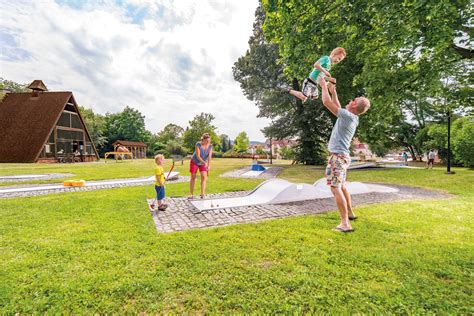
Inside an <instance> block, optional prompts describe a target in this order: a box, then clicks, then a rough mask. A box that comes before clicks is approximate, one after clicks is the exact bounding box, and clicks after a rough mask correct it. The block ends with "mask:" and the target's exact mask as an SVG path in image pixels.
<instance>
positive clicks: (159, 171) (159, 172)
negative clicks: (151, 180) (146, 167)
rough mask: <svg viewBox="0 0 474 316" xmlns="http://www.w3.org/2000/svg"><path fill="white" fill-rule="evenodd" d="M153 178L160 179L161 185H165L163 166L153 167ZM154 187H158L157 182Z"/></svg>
mask: <svg viewBox="0 0 474 316" xmlns="http://www.w3.org/2000/svg"><path fill="white" fill-rule="evenodd" d="M155 176H158V177H160V180H161V183H163V184H164V183H165V173H164V172H163V166H160V165H156V166H155ZM155 185H158V186H159V185H160V183H159V182H158V180H156V181H155Z"/></svg>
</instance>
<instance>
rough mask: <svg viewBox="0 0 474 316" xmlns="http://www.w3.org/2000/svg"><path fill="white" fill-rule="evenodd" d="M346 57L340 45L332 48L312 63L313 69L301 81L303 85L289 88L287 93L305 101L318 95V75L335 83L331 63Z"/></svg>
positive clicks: (338, 61) (336, 62)
mask: <svg viewBox="0 0 474 316" xmlns="http://www.w3.org/2000/svg"><path fill="white" fill-rule="evenodd" d="M345 57H346V50H345V49H344V48H342V47H337V48H334V49H333V50H332V52H331V54H330V55H329V56H321V58H319V60H318V61H317V62H315V63H314V65H313V67H314V68H313V70H312V71H311V73H310V74H309V76H308V78H306V79H305V80H304V81H303V86H302V88H301V92H300V91H296V90H293V89H289V91H288V92H289V93H290V94H291V95H293V96H295V97H297V98H298V99H300V100H301V101H303V102H306V101H307V100H308V98H311V99H313V100H315V99H317V98H318V97H319V91H318V77H319V76H322V77H326V78H327V80H329V81H330V82H332V83H336V79H335V78H333V77H332V76H331V74H330V73H329V70H331V65H332V64H338V63H340V62H341V61H342V60H343V59H344V58H345Z"/></svg>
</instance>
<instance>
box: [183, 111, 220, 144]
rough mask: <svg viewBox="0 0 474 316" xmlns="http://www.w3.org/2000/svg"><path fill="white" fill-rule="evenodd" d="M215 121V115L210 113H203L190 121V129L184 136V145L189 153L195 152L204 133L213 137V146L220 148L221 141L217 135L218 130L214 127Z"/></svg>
mask: <svg viewBox="0 0 474 316" xmlns="http://www.w3.org/2000/svg"><path fill="white" fill-rule="evenodd" d="M214 119H215V117H214V115H212V114H210V113H201V114H199V115H196V116H195V117H194V118H193V119H192V120H191V121H189V128H187V129H186V131H184V135H183V144H184V146H185V147H186V148H187V149H188V150H189V151H193V150H194V146H195V144H196V142H198V141H199V140H200V139H201V136H202V134H204V133H209V135H211V143H212V146H214V147H217V146H219V141H220V139H219V137H218V136H217V134H216V129H217V128H216V127H215V126H214V125H212V121H213V120H214Z"/></svg>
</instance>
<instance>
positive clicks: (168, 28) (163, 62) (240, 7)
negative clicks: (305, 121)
mask: <svg viewBox="0 0 474 316" xmlns="http://www.w3.org/2000/svg"><path fill="white" fill-rule="evenodd" d="M257 5H258V0H239V1H237V0H175V1H172V0H82V1H81V0H77V1H72V0H56V1H55V0H31V1H23V0H16V1H9V0H0V7H1V8H2V10H1V11H0V77H3V78H4V79H8V80H13V81H15V82H19V83H30V82H31V81H33V80H35V79H41V80H43V82H44V83H45V84H46V86H47V87H48V89H49V90H50V91H72V92H73V93H74V96H75V98H76V101H77V102H78V103H79V104H80V105H82V106H85V107H88V108H92V109H93V110H94V112H96V113H101V114H105V113H106V112H119V111H121V110H122V109H123V108H124V107H125V106H126V105H128V106H131V107H133V108H135V109H138V110H139V111H140V112H141V113H142V114H144V115H145V117H146V118H145V124H146V128H147V129H148V130H150V131H151V132H153V133H156V132H158V131H160V130H161V129H162V128H163V127H164V126H165V125H166V124H168V123H174V124H177V125H179V126H182V127H186V126H188V123H189V121H190V120H191V119H192V118H193V117H194V116H195V115H197V114H199V113H201V112H206V113H212V114H213V115H214V116H215V118H216V119H215V120H214V121H213V124H214V125H215V126H217V128H218V130H217V132H218V133H219V134H227V135H229V136H230V137H231V138H232V139H235V137H236V136H237V134H238V133H240V132H241V131H246V132H247V134H248V135H249V138H250V139H251V140H255V141H263V140H264V136H263V134H262V133H261V131H260V130H261V129H262V128H263V127H265V126H266V125H268V123H269V120H268V119H265V118H257V114H258V109H257V107H256V106H255V104H254V103H253V102H252V101H249V100H248V99H247V98H246V97H245V96H244V95H243V93H242V90H241V89H240V86H239V83H238V82H236V81H234V79H233V76H232V66H233V64H234V62H235V61H236V60H237V59H238V57H239V56H241V55H243V54H244V53H245V52H246V50H247V48H248V39H249V37H250V35H251V33H252V24H253V21H254V13H255V9H256V7H257Z"/></svg>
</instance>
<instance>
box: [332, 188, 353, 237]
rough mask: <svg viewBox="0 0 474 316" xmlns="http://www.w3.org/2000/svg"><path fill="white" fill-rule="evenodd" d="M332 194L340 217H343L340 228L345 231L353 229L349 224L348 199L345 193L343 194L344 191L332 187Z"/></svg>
mask: <svg viewBox="0 0 474 316" xmlns="http://www.w3.org/2000/svg"><path fill="white" fill-rule="evenodd" d="M331 192H332V194H333V195H334V199H335V200H336V204H337V208H338V209H339V215H340V217H341V223H340V224H339V226H338V227H339V228H341V229H343V230H348V229H352V227H351V224H350V223H349V216H348V210H347V201H346V198H345V197H344V193H343V192H342V189H341V188H340V187H333V186H331Z"/></svg>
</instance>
